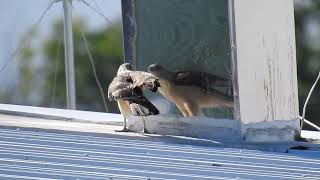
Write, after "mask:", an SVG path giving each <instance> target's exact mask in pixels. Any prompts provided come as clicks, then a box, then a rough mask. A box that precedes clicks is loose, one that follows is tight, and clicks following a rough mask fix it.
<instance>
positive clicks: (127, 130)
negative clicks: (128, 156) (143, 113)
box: [115, 117, 130, 132]
mask: <svg viewBox="0 0 320 180" xmlns="http://www.w3.org/2000/svg"><path fill="white" fill-rule="evenodd" d="M123 121H124V125H123V129H121V130H115V131H116V132H130V130H129V129H128V128H127V119H126V118H125V117H123Z"/></svg>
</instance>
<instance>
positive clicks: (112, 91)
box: [108, 74, 133, 100]
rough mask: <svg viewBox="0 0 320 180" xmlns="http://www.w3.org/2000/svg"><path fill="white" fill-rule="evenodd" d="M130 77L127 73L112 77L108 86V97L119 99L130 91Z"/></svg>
mask: <svg viewBox="0 0 320 180" xmlns="http://www.w3.org/2000/svg"><path fill="white" fill-rule="evenodd" d="M132 83H133V81H132V79H131V78H130V76H128V75H127V74H120V75H117V76H116V77H114V78H113V80H112V82H111V83H110V85H109V88H108V98H109V100H112V99H121V98H122V97H126V96H129V95H130V94H131V93H132V88H133V87H132Z"/></svg>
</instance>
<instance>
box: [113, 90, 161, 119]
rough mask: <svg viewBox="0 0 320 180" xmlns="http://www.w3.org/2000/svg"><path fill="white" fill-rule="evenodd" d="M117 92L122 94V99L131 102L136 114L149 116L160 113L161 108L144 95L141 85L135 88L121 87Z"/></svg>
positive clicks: (132, 110) (133, 111)
mask: <svg viewBox="0 0 320 180" xmlns="http://www.w3.org/2000/svg"><path fill="white" fill-rule="evenodd" d="M116 93H118V94H121V99H122V100H126V101H128V102H129V106H130V109H131V112H132V115H134V116H149V115H157V114H159V110H158V109H157V108H156V107H155V106H154V105H153V104H152V103H151V102H150V101H149V100H148V99H147V98H146V97H145V96H144V95H143V92H142V90H141V89H140V88H139V87H135V88H133V89H130V90H128V89H121V90H119V91H117V92H116Z"/></svg>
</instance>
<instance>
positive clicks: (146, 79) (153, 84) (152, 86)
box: [131, 71, 160, 92]
mask: <svg viewBox="0 0 320 180" xmlns="http://www.w3.org/2000/svg"><path fill="white" fill-rule="evenodd" d="M131 78H132V80H133V87H146V88H148V89H149V90H151V91H153V92H156V91H157V89H158V87H159V86H160V83H159V81H158V79H157V78H156V77H155V76H153V75H152V74H150V73H148V72H143V71H133V72H132V73H131Z"/></svg>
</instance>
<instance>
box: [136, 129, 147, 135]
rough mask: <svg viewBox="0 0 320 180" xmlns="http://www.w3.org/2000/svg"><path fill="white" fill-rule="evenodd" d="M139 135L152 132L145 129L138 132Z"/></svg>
mask: <svg viewBox="0 0 320 180" xmlns="http://www.w3.org/2000/svg"><path fill="white" fill-rule="evenodd" d="M137 133H141V134H150V132H149V131H148V130H147V129H143V130H142V131H138V132H137Z"/></svg>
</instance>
